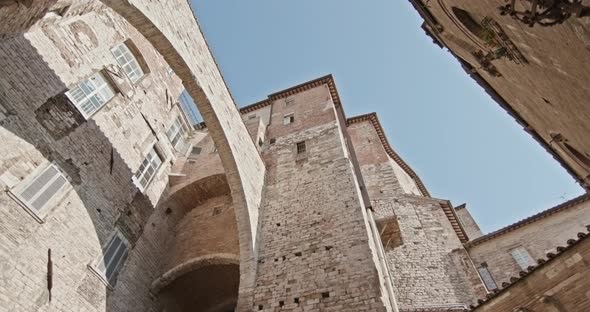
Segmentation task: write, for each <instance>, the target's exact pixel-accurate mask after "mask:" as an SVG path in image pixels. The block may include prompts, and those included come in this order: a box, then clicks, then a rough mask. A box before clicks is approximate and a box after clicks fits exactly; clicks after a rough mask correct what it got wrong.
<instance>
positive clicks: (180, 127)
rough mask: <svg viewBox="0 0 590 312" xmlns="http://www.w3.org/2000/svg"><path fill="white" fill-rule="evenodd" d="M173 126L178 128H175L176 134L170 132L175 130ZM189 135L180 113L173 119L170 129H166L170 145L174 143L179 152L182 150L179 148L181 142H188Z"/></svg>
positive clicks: (173, 145)
mask: <svg viewBox="0 0 590 312" xmlns="http://www.w3.org/2000/svg"><path fill="white" fill-rule="evenodd" d="M173 127H176V128H177V129H175V131H174V134H173V135H172V134H171V133H170V131H172V130H173ZM187 136H188V134H187V131H186V129H185V128H184V122H183V121H182V118H181V117H180V115H177V116H176V118H174V120H173V121H172V123H171V124H170V126H169V127H168V129H167V130H166V137H167V138H168V141H169V142H170V145H172V147H173V148H174V150H176V151H177V152H179V151H180V150H179V148H178V145H179V142H180V141H183V140H184V141H185V143H186V137H187ZM175 139H177V141H176V143H174V140H175Z"/></svg>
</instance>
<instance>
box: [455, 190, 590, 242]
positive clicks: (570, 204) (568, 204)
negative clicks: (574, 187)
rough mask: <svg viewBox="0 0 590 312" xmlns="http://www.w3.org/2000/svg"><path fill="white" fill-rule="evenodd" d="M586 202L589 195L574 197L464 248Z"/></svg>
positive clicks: (482, 237) (589, 197)
mask: <svg viewBox="0 0 590 312" xmlns="http://www.w3.org/2000/svg"><path fill="white" fill-rule="evenodd" d="M588 200H590V194H584V195H581V196H578V197H576V198H574V199H570V200H568V201H566V202H564V203H561V204H559V205H557V206H555V207H552V208H549V209H547V210H545V211H541V212H539V213H537V214H535V215H532V216H530V217H528V218H526V219H522V220H520V221H518V222H515V223H513V224H511V225H508V226H506V227H503V228H501V229H499V230H497V231H494V232H492V233H489V234H487V235H484V236H480V237H478V238H476V239H474V240H472V241H469V242H467V243H466V244H465V247H466V248H470V247H473V246H476V245H479V244H481V243H483V242H486V241H489V240H491V239H493V238H495V237H498V236H502V235H504V234H506V233H508V232H511V231H514V230H516V229H519V228H521V227H523V226H526V225H528V224H531V223H533V222H537V221H539V220H541V219H544V218H547V217H549V216H551V215H554V214H556V213H559V212H562V211H565V210H567V209H570V208H573V207H576V206H577V205H578V204H581V203H583V202H586V201H588Z"/></svg>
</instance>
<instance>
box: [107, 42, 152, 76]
mask: <svg viewBox="0 0 590 312" xmlns="http://www.w3.org/2000/svg"><path fill="white" fill-rule="evenodd" d="M111 52H112V53H113V55H114V56H115V59H116V60H117V63H118V64H119V66H121V68H122V69H123V71H124V72H125V74H126V75H127V77H129V79H130V80H131V82H133V83H136V82H137V81H139V79H141V77H143V75H144V72H143V70H142V69H141V66H140V65H139V62H137V60H136V59H135V56H133V53H131V51H130V50H129V47H127V44H125V43H121V44H119V45H118V46H116V47H114V48H113V49H112V50H111Z"/></svg>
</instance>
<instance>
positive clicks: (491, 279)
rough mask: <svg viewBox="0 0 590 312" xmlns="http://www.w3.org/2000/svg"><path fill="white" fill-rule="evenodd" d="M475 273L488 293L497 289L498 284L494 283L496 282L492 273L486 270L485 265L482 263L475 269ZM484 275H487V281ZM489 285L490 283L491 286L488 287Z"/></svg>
mask: <svg viewBox="0 0 590 312" xmlns="http://www.w3.org/2000/svg"><path fill="white" fill-rule="evenodd" d="M482 271H483V272H482ZM477 273H478V274H479V277H480V278H481V280H482V282H483V285H484V286H485V287H486V289H487V290H488V291H494V290H496V289H498V283H496V280H495V279H494V276H493V275H492V272H490V270H489V269H488V266H487V264H485V263H482V264H481V266H480V267H478V268H477ZM484 273H485V274H484ZM484 275H487V276H486V277H487V278H489V279H486V277H484ZM489 283H492V284H493V285H490V284H489Z"/></svg>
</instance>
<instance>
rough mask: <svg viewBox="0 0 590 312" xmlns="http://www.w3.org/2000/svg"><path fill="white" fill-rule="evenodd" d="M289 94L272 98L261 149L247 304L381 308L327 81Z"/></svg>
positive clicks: (366, 235)
mask: <svg viewBox="0 0 590 312" xmlns="http://www.w3.org/2000/svg"><path fill="white" fill-rule="evenodd" d="M289 98H290V100H292V102H289V103H288V104H287V103H286V100H285V98H284V97H278V98H276V99H273V101H272V116H271V121H270V125H269V127H268V133H267V137H268V138H269V140H267V142H266V143H265V144H266V147H265V149H264V150H263V157H264V159H265V162H266V164H267V168H268V169H267V170H268V177H267V181H268V185H267V189H266V191H265V197H264V208H263V210H262V214H261V229H260V234H261V236H260V239H261V240H260V250H259V260H258V273H257V279H256V289H255V292H254V300H253V306H252V310H253V311H278V310H281V311H331V310H333V311H386V308H385V306H384V303H383V301H382V298H381V297H382V296H383V295H382V294H381V286H380V283H381V281H380V277H379V274H378V271H377V265H376V262H375V259H374V255H373V252H372V250H371V248H370V235H369V233H368V227H367V223H366V216H365V211H364V209H365V208H364V206H363V204H362V199H361V197H360V190H359V188H358V186H357V184H356V182H355V179H356V178H355V176H354V173H353V169H352V164H351V162H350V160H349V159H348V158H347V155H348V153H347V152H346V145H345V142H344V141H343V138H342V135H341V130H340V128H339V124H338V121H337V119H336V112H335V106H334V105H335V104H334V102H333V100H332V98H331V96H330V91H329V89H328V86H327V85H325V84H322V85H319V86H316V87H314V88H310V89H306V90H303V91H299V92H297V93H295V94H292V95H290V97H289ZM289 114H293V115H294V121H293V123H290V124H287V125H285V124H284V123H283V119H284V117H285V115H289ZM271 142H272V143H271ZM300 142H305V151H301V150H300V152H299V153H298V152H297V150H298V149H297V143H300Z"/></svg>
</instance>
